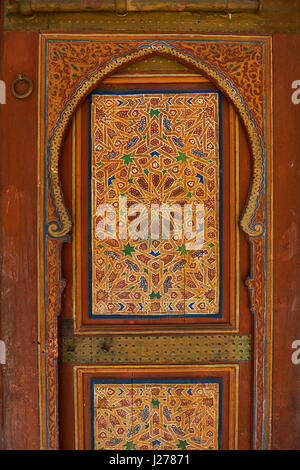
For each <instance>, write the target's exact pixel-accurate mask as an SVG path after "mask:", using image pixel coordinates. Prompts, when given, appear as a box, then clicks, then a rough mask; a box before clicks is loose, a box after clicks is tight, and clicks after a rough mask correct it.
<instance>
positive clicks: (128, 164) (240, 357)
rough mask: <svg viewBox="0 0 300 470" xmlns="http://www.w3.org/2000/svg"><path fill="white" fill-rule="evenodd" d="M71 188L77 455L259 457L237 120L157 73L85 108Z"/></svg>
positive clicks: (166, 73) (218, 98) (67, 260)
mask: <svg viewBox="0 0 300 470" xmlns="http://www.w3.org/2000/svg"><path fill="white" fill-rule="evenodd" d="M170 69H171V71H170ZM172 69H173V70H172ZM61 175H62V176H61V178H62V188H63V191H64V194H65V196H66V207H68V209H69V212H70V214H72V220H73V232H72V239H71V242H70V243H69V244H67V245H65V247H64V249H63V254H62V260H63V264H62V267H63V268H62V275H63V278H65V279H66V288H65V292H64V295H63V301H62V313H61V315H60V318H59V322H58V330H59V331H60V349H59V360H60V375H59V377H60V381H59V382H60V388H59V390H60V393H59V395H58V396H59V403H60V408H59V409H60V423H61V427H60V439H61V441H60V442H61V446H62V448H78V449H119V450H124V449H128V450H134V449H136V450H146V449H147V450H178V449H221V448H223V449H236V448H238V446H239V447H240V448H251V441H252V436H251V428H252V419H251V418H252V416H251V413H252V405H253V390H252V378H253V360H252V339H253V322H252V313H251V312H250V308H249V299H248V291H247V287H246V285H245V283H244V280H245V277H246V276H247V273H248V272H249V269H250V253H249V245H248V242H247V240H246V238H245V236H244V235H243V233H242V232H241V230H240V228H239V224H238V221H239V218H240V208H241V207H244V205H245V201H246V198H247V194H248V190H249V185H250V178H251V176H250V175H251V150H250V148H249V144H248V142H247V137H246V132H245V130H244V128H243V126H242V125H241V123H240V122H239V118H238V115H237V112H236V111H235V109H234V106H233V105H232V104H230V102H229V101H228V99H227V98H226V97H225V96H224V94H222V93H221V92H220V91H219V90H218V88H217V87H216V86H215V85H214V84H213V83H212V82H211V81H210V80H209V79H208V78H206V77H204V76H203V74H199V73H195V72H193V71H192V70H191V69H189V68H187V67H185V66H183V65H180V64H178V62H177V63H176V61H172V60H170V59H169V60H168V59H163V58H153V59H146V60H144V61H142V62H140V63H139V64H136V65H134V66H129V67H126V68H125V69H124V71H120V72H119V73H117V74H114V75H112V76H111V77H110V78H107V79H106V80H104V81H103V82H102V84H101V85H100V86H99V87H98V88H97V89H96V90H94V91H93V92H92V93H91V94H89V96H88V97H87V99H86V100H85V101H84V102H83V103H82V104H81V106H80V107H79V108H78V110H77V112H76V114H75V115H74V117H73V121H72V125H71V126H70V128H69V131H68V134H67V137H66V140H65V144H64V148H63V156H62V159H61ZM158 210H161V212H160V220H161V225H160V226H159V219H158V212H157V211H158ZM202 229H203V230H202ZM190 232H192V233H193V236H189V233H190Z"/></svg>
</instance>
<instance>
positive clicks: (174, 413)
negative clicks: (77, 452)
mask: <svg viewBox="0 0 300 470" xmlns="http://www.w3.org/2000/svg"><path fill="white" fill-rule="evenodd" d="M97 382H98V383H97ZM100 382H101V381H97V380H95V381H92V387H93V390H92V396H93V403H92V409H93V416H92V426H93V430H92V435H93V442H92V445H93V446H94V448H95V449H97V450H108V449H112V450H193V449H198V450H205V449H206V450H207V449H209V450H212V449H214V450H217V449H219V448H220V442H221V439H220V431H221V430H220V426H219V418H220V404H221V395H222V394H221V386H222V385H221V380H220V379H190V380H189V379H187V380H184V381H182V380H170V381H169V382H168V380H162V381H160V380H157V381H156V380H148V381H143V380H141V381H133V382H131V383H126V382H125V383H124V381H123V382H122V380H114V381H111V382H115V383H100ZM103 382H105V380H103ZM116 382H117V383H116ZM137 382H138V383H137Z"/></svg>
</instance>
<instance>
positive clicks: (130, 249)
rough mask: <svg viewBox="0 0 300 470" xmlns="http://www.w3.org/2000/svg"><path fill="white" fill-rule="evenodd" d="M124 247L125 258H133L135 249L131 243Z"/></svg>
mask: <svg viewBox="0 0 300 470" xmlns="http://www.w3.org/2000/svg"><path fill="white" fill-rule="evenodd" d="M123 247H124V249H123V250H121V251H122V252H123V253H124V255H125V256H132V253H133V252H134V251H135V248H134V246H132V245H130V243H127V245H124V243H123Z"/></svg>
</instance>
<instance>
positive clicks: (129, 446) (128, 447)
mask: <svg viewBox="0 0 300 470" xmlns="http://www.w3.org/2000/svg"><path fill="white" fill-rule="evenodd" d="M124 447H125V448H126V450H135V448H136V444H135V443H134V442H133V441H127V442H126V444H124Z"/></svg>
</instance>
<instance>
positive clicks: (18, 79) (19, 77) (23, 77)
mask: <svg viewBox="0 0 300 470" xmlns="http://www.w3.org/2000/svg"><path fill="white" fill-rule="evenodd" d="M21 82H25V83H27V84H28V90H27V91H26V92H25V93H23V94H22V95H21V94H19V93H17V92H16V84H17V83H21ZM10 88H11V92H12V94H13V95H14V97H15V98H18V99H19V100H24V99H25V98H28V96H30V95H31V93H32V90H33V83H32V80H30V78H28V77H26V75H23V74H22V73H18V75H17V77H16V78H15V79H14V80H13V81H12V84H11V86H10Z"/></svg>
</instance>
